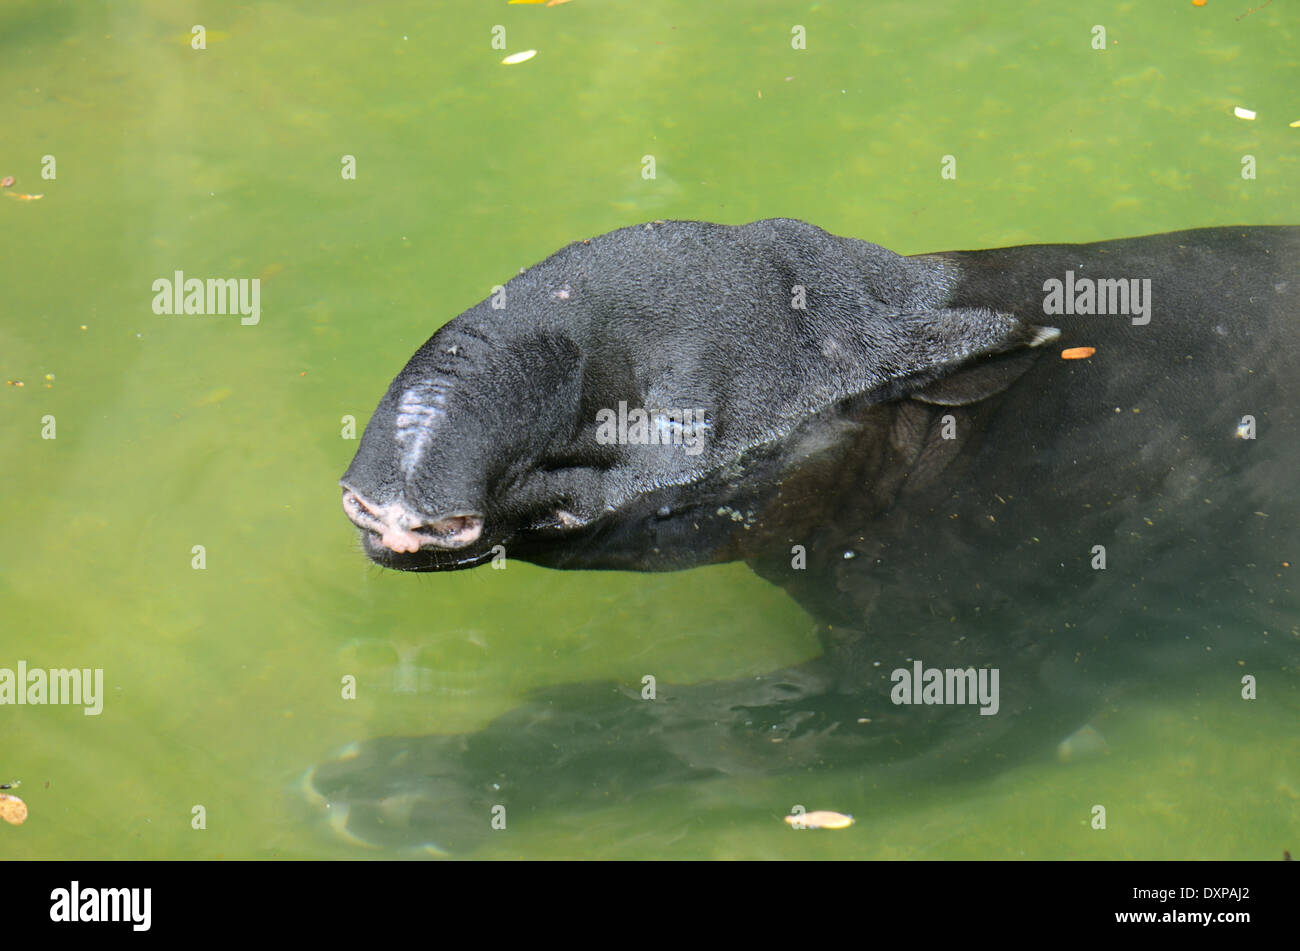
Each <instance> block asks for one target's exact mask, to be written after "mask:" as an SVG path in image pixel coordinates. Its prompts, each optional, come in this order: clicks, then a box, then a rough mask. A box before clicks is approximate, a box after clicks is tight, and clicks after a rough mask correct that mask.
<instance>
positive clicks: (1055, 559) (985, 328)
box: [312, 219, 1300, 849]
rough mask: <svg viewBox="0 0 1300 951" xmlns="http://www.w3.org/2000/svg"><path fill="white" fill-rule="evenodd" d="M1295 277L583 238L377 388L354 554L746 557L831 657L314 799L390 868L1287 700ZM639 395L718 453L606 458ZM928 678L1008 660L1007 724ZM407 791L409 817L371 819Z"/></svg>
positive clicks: (580, 709)
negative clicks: (1158, 703) (1072, 293)
mask: <svg viewBox="0 0 1300 951" xmlns="http://www.w3.org/2000/svg"><path fill="white" fill-rule="evenodd" d="M1297 265H1300V228H1295V227H1234V228H1210V229H1203V230H1197V231H1185V232H1177V233H1172V234H1163V235H1152V236H1149V237H1142V238H1132V239H1125V240H1119V241H1107V242H1100V243H1096V244H1087V245H1038V246H1028V247H1018V248H1003V249H997V250H988V251H966V252H950V253H943V254H933V255H920V256H915V257H910V258H909V257H901V256H898V255H896V254H893V253H892V252H890V251H887V250H885V249H884V248H881V247H878V246H876V245H872V244H868V243H866V242H863V241H858V240H855V239H850V238H839V237H835V236H832V235H829V234H827V233H826V232H824V231H821V230H820V229H818V228H815V227H813V226H811V225H808V224H804V223H802V222H798V221H792V220H787V219H776V220H770V221H760V222H755V223H753V224H749V225H744V226H740V227H728V226H722V225H712V224H705V223H699V222H678V221H672V222H655V223H653V224H649V225H638V226H635V227H632V228H625V229H622V230H620V231H616V232H612V233H610V234H607V235H603V236H601V237H598V238H594V239H592V240H591V241H589V242H580V243H575V244H572V245H570V246H568V247H567V248H565V249H563V250H561V251H559V252H557V253H556V254H554V255H552V256H551V257H550V258H548V259H547V260H545V261H543V262H541V263H540V264H538V265H536V266H534V267H532V268H529V269H528V270H526V271H523V272H521V273H520V275H519V276H517V277H515V278H514V279H513V280H511V281H510V282H509V283H508V284H507V285H506V287H505V295H504V304H505V306H504V307H503V308H501V309H494V308H492V307H491V306H490V303H489V302H488V301H485V302H483V303H481V304H479V305H477V306H475V307H473V308H471V309H470V310H468V311H466V312H465V313H464V314H462V315H461V316H459V317H457V318H456V319H455V320H453V321H451V322H450V323H448V324H447V325H446V326H445V327H443V328H442V329H441V330H439V331H438V333H436V334H435V335H434V336H433V338H432V339H430V340H429V342H428V343H426V344H425V345H424V346H423V347H422V348H421V349H420V350H419V351H418V352H417V353H416V354H415V356H414V357H413V358H412V359H411V361H410V363H408V365H407V366H406V368H405V369H404V370H403V371H402V373H401V374H400V375H399V376H398V378H397V379H396V380H395V381H394V382H393V384H392V386H390V388H389V391H388V393H387V394H386V395H385V397H384V399H383V401H382V402H381V403H380V405H379V408H378V410H377V411H376V413H375V415H374V417H373V418H372V419H371V421H370V424H369V425H368V427H367V429H366V431H365V434H364V435H363V437H362V441H361V446H360V449H359V451H358V452H357V455H356V458H355V459H354V460H353V462H352V465H351V466H350V467H349V469H348V471H347V473H346V474H345V476H344V478H343V480H342V481H343V485H344V488H345V508H346V509H348V511H349V514H350V515H351V516H352V517H353V519H354V521H357V522H358V524H359V525H362V526H363V528H362V541H363V546H364V549H365V551H366V553H367V554H368V555H369V556H370V557H371V558H372V559H373V560H374V561H376V562H377V563H378V564H381V565H384V566H386V567H390V568H397V569H402V570H408V571H438V570H450V569H457V568H464V567H471V566H473V565H476V564H481V563H483V562H484V561H486V560H488V559H490V558H491V557H492V555H493V552H494V550H496V551H500V550H501V548H503V549H504V551H505V554H506V556H507V557H510V558H519V559H523V560H526V561H531V562H534V563H536V564H539V565H544V566H548V567H552V568H582V569H624V570H671V569H680V568H689V567H692V566H696V565H702V564H708V563H713V562H721V561H731V560H744V561H746V562H747V563H748V564H749V565H750V566H751V567H752V568H753V569H754V570H755V571H756V572H757V573H758V574H760V575H761V576H762V577H764V578H766V579H767V580H769V581H771V582H772V583H774V584H777V585H780V586H781V587H783V588H784V589H785V590H786V591H788V592H789V593H790V594H791V595H792V596H793V597H794V598H796V599H797V600H798V602H799V603H800V605H802V606H803V607H804V608H805V609H806V610H807V611H808V613H809V614H811V615H812V616H813V617H814V618H815V619H816V620H817V621H818V622H819V623H820V625H821V630H822V643H823V646H824V649H825V653H824V655H823V656H822V657H820V658H818V659H817V660H814V661H812V662H810V663H808V664H805V665H802V666H800V667H797V668H791V669H788V670H783V671H777V672H774V673H773V674H770V675H768V676H765V677H760V678H747V679H745V680H741V681H736V682H732V683H714V684H704V685H696V686H692V687H685V688H676V687H673V686H671V685H663V684H660V685H659V692H658V699H657V700H655V701H643V700H641V699H639V693H638V689H637V688H638V686H639V685H636V684H626V685H599V684H598V685H570V686H567V687H557V688H554V689H552V690H549V691H546V692H545V693H543V694H541V695H539V696H538V697H536V698H535V699H534V700H533V701H532V702H530V703H529V704H527V705H525V706H523V707H521V708H519V709H518V710H515V711H513V712H511V713H510V714H508V715H506V716H504V717H502V718H501V719H500V720H498V721H496V722H494V723H493V724H491V725H490V726H489V727H488V728H487V729H485V730H483V731H481V732H479V733H477V734H473V735H468V736H455V737H448V736H433V737H425V738H415V739H413V738H409V737H402V738H389V739H382V740H375V741H371V742H369V743H367V744H365V745H364V746H363V747H362V752H361V754H360V755H359V756H357V757H355V758H352V759H349V760H346V761H342V762H336V763H331V764H326V765H323V766H321V767H319V768H318V769H317V770H316V771H315V773H314V775H313V777H312V784H313V786H314V788H315V790H316V791H317V792H318V793H320V794H321V795H323V796H324V797H326V798H327V799H329V800H331V801H332V802H336V803H338V802H344V801H346V802H348V803H349V805H350V807H351V812H350V815H349V821H348V829H349V831H350V832H353V833H354V834H356V835H358V836H360V837H362V838H365V839H367V840H369V841H373V842H377V843H380V844H384V845H406V846H413V845H421V844H436V845H437V846H438V847H440V848H444V849H463V848H470V847H472V846H473V845H474V843H476V842H477V841H478V840H479V839H481V838H482V837H483V835H484V834H485V833H486V831H487V829H488V821H489V812H488V810H489V809H490V808H491V806H492V805H494V804H497V803H503V804H505V805H507V807H508V808H509V809H510V810H511V815H512V816H516V817H517V816H518V814H519V813H520V812H523V813H530V812H533V811H536V810H539V809H542V808H544V807H545V806H546V805H547V804H548V803H550V802H554V801H564V802H567V803H568V804H570V805H572V804H574V803H575V802H581V801H583V800H584V799H590V800H591V801H593V802H603V801H604V798H603V797H604V796H606V795H607V794H608V792H609V790H610V789H612V788H619V789H622V790H628V789H634V788H638V787H643V786H648V785H653V784H656V783H664V782H680V781H684V780H687V779H693V778H698V777H701V776H706V775H722V774H732V775H737V774H751V775H767V774H773V773H777V772H780V771H784V770H797V769H800V768H803V767H806V766H808V765H811V764H816V765H818V766H819V767H820V766H828V767H854V768H858V769H867V768H870V769H871V770H872V771H873V777H875V778H876V779H879V778H881V777H888V776H890V775H894V776H898V777H900V778H901V780H902V781H904V782H915V781H918V780H920V779H922V778H934V777H937V776H950V775H951V774H952V773H953V772H954V771H959V772H961V774H962V775H964V776H970V775H972V774H978V773H979V772H981V771H983V770H987V769H996V768H1000V767H1001V766H1002V765H1004V764H1005V763H1006V762H1007V759H1006V756H1007V754H1008V753H1020V752H1023V751H1024V750H1026V749H1034V748H1035V747H1036V746H1041V744H1044V743H1047V742H1049V741H1051V742H1054V741H1056V740H1059V739H1060V738H1061V737H1063V736H1065V735H1066V734H1068V733H1069V732H1070V731H1071V730H1073V729H1074V728H1076V727H1077V726H1079V725H1081V724H1082V723H1084V722H1086V720H1087V717H1088V716H1089V715H1090V713H1091V712H1092V711H1093V710H1094V709H1095V707H1096V705H1097V703H1098V702H1099V700H1100V699H1101V697H1102V696H1103V692H1104V691H1106V690H1108V689H1112V688H1113V687H1114V686H1115V685H1116V684H1119V683H1130V682H1138V683H1142V682H1148V683H1149V682H1156V681H1159V680H1161V679H1164V680H1168V679H1170V678H1174V677H1178V676H1182V675H1183V674H1194V675H1196V676H1202V675H1203V676H1207V677H1211V678H1215V679H1216V680H1217V682H1218V683H1219V689H1223V690H1228V691H1231V690H1234V689H1240V688H1239V680H1240V676H1241V672H1242V668H1241V667H1240V666H1239V664H1238V661H1241V660H1245V661H1247V662H1249V663H1258V664H1262V665H1264V668H1263V669H1268V670H1277V669H1279V668H1284V669H1286V670H1288V671H1290V672H1291V673H1292V674H1293V673H1294V671H1295V669H1296V664H1297V663H1298V662H1300V628H1298V627H1297V624H1298V621H1297V619H1298V618H1300V597H1298V596H1297V590H1296V586H1295V584H1294V582H1293V581H1292V579H1293V577H1294V573H1293V571H1292V570H1290V569H1287V568H1285V567H1282V563H1283V562H1290V563H1292V564H1294V563H1295V562H1296V561H1297V559H1300V548H1298V547H1297V540H1298V538H1297V536H1298V534H1300V533H1298V531H1297V525H1300V519H1298V516H1300V493H1297V492H1296V490H1295V473H1296V470H1297V464H1298V463H1300V401H1297V397H1296V383H1295V374H1296V369H1297V367H1300V281H1298V280H1297V276H1298V275H1300V268H1298V267H1297ZM1067 270H1069V271H1073V272H1074V275H1075V278H1076V280H1077V279H1078V278H1085V277H1090V278H1122V279H1126V280H1127V279H1138V280H1142V279H1150V282H1151V290H1150V299H1151V302H1152V304H1151V310H1150V322H1149V323H1147V324H1144V325H1135V324H1134V323H1133V321H1132V319H1131V318H1130V317H1128V316H1123V315H1110V316H1096V315H1086V316H1081V315H1059V314H1058V315H1046V314H1044V306H1043V302H1044V297H1045V292H1044V282H1045V281H1047V280H1049V279H1053V278H1055V279H1057V280H1064V279H1065V275H1066V271H1067ZM798 287H802V288H803V289H804V295H805V306H804V307H803V308H799V307H792V306H791V305H792V300H794V299H795V297H796V295H797V293H798V291H797V288H798ZM1057 331H1059V333H1057ZM1084 347H1090V348H1095V353H1094V354H1093V355H1092V356H1091V357H1089V358H1086V359H1070V360H1067V359H1063V358H1062V356H1061V354H1062V352H1063V351H1065V350H1067V349H1070V348H1084ZM620 401H626V403H627V404H628V406H630V407H652V408H657V407H698V408H701V409H703V410H705V411H707V416H706V419H707V427H706V428H704V429H703V430H702V432H703V435H704V442H703V446H704V448H703V451H701V452H699V453H698V454H695V455H688V454H686V453H685V452H684V447H683V446H680V445H678V446H654V445H651V446H639V445H638V446H630V445H612V446H606V445H600V444H598V442H597V440H596V439H595V427H596V414H597V411H598V410H600V409H602V408H617V407H618V405H619V402H620ZM399 407H400V408H399ZM1246 415H1250V416H1253V417H1254V419H1255V421H1256V429H1257V436H1256V438H1255V439H1243V438H1239V437H1238V427H1239V425H1240V424H1241V422H1242V419H1243V417H1244V416H1246ZM399 421H400V422H399ZM945 436H950V437H951V438H945ZM399 437H400V438H399ZM412 447H415V448H414V449H413V448H412ZM404 454H405V456H404ZM349 497H350V498H349ZM1260 513H1262V514H1260ZM385 523H387V525H388V528H384V524H385ZM377 526H378V527H377ZM394 539H397V540H398V541H397V542H396V543H395V544H394V543H393V540H394ZM385 542H389V544H385ZM1097 545H1102V546H1105V550H1106V570H1094V568H1093V564H1092V563H1093V558H1094V551H1093V549H1094V546H1097ZM417 546H418V547H417ZM497 546H501V547H500V548H497ZM796 546H801V549H799V550H801V551H802V552H803V553H804V554H805V556H806V564H805V565H803V566H802V567H796V558H795V555H794V554H792V551H794V550H795V549H796ZM912 659H919V660H922V661H923V662H924V664H925V665H926V666H927V667H960V668H967V667H975V668H981V667H985V666H988V667H996V668H998V669H999V671H1000V688H1001V698H1000V710H999V712H998V714H997V715H996V716H980V715H978V712H977V708H976V707H974V706H951V705H949V706H897V705H895V704H893V703H892V702H891V700H890V696H889V693H890V688H891V686H892V684H891V681H890V674H891V672H892V671H893V670H894V669H895V668H899V667H903V668H908V669H910V667H911V661H912ZM863 721H868V722H863ZM774 738H779V739H781V740H783V742H781V743H779V744H773V743H772V742H771V741H772V739H774ZM394 797H396V798H394ZM403 797H404V798H403ZM399 799H401V801H404V802H408V803H409V802H412V801H413V802H415V803H416V805H415V806H413V807H411V808H410V809H409V813H408V818H407V820H406V821H405V822H396V821H395V820H394V819H393V817H392V812H393V810H392V809H391V808H389V809H387V810H385V811H383V813H382V814H381V804H382V803H383V802H384V801H385V800H388V801H389V803H390V805H391V803H392V802H395V801H398V800H399Z"/></svg>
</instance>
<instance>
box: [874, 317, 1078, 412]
mask: <svg viewBox="0 0 1300 951" xmlns="http://www.w3.org/2000/svg"><path fill="white" fill-rule="evenodd" d="M901 321H902V322H901V324H900V325H899V326H898V329H899V330H902V331H903V333H904V337H906V338H911V339H912V341H913V345H914V347H915V349H914V350H913V353H914V355H916V356H919V357H921V359H922V360H923V361H924V370H923V371H922V373H923V376H929V377H930V379H929V380H928V381H927V382H925V383H924V384H923V385H922V386H921V387H920V388H919V389H917V390H915V391H913V392H912V393H911V394H910V395H911V396H912V398H913V399H918V400H921V401H922V402H925V403H934V404H937V405H939V406H964V405H966V404H968V403H977V402H979V401H980V400H983V399H987V398H988V397H990V396H993V395H994V394H995V393H1001V392H1002V391H1003V390H1005V389H1006V388H1007V387H1009V386H1011V384H1012V383H1014V382H1016V380H1018V379H1019V378H1020V377H1021V376H1022V375H1023V374H1024V373H1025V371H1027V370H1028V369H1029V368H1030V367H1031V366H1033V364H1034V362H1035V361H1036V360H1037V359H1038V354H1037V353H1033V352H1031V351H1033V350H1034V349H1035V348H1037V347H1041V346H1042V345H1043V344H1047V343H1051V342H1052V341H1053V340H1055V339H1056V338H1057V337H1059V336H1060V335H1061V332H1060V331H1059V330H1057V329H1056V328H1055V327H1040V326H1035V325H1033V324H1027V323H1024V322H1023V321H1020V320H1017V319H1016V318H1015V317H1012V316H1011V315H1009V314H999V313H995V312H994V311H990V310H986V309H984V308H953V309H945V310H941V311H936V312H930V313H927V314H924V315H915V316H908V317H904V318H901ZM913 365H915V364H913ZM936 376H937V378H935V377H936Z"/></svg>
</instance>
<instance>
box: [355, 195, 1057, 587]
mask: <svg viewBox="0 0 1300 951" xmlns="http://www.w3.org/2000/svg"><path fill="white" fill-rule="evenodd" d="M937 267H938V265H936V264H935V263H933V262H929V263H926V262H922V261H920V260H918V259H905V258H900V257H899V256H898V255H895V254H893V253H892V252H889V251H886V250H885V249H883V248H879V247H877V246H875V245H870V244H867V243H866V242H861V241H853V240H852V239H843V238H834V237H833V236H830V235H827V234H826V233H825V232H823V231H821V230H820V229H816V228H813V227H812V226H810V225H805V224H802V223H800V222H789V221H784V220H775V221H772V222H756V223H754V224H752V225H746V226H743V227H739V228H727V227H724V226H719V225H705V224H701V223H698V222H666V223H656V225H654V226H637V227H635V228H627V229H623V230H622V231H617V232H613V233H611V234H608V235H604V236H602V237H600V238H596V239H593V240H592V241H591V242H587V243H583V244H579V245H570V246H569V247H568V248H566V249H564V250H563V251H561V252H559V253H557V254H556V255H553V256H552V257H551V258H549V259H547V260H546V261H544V262H542V263H541V264H538V265H537V266H535V267H533V268H530V269H528V270H527V271H524V272H521V274H520V275H519V276H518V277H516V278H514V279H513V280H512V281H510V283H509V284H507V285H506V287H505V288H504V292H503V293H502V294H500V295H498V298H497V299H496V300H494V301H492V302H489V301H484V302H482V303H480V304H478V305H477V306H475V307H473V308H471V309H470V310H468V311H466V312H465V313H464V314H462V315H460V316H459V317H457V318H456V319H455V320H453V321H451V322H450V323H448V324H447V325H446V326H445V327H443V328H442V329H441V330H439V331H438V332H437V333H436V334H435V335H434V336H433V337H432V338H431V339H430V340H429V341H428V342H427V343H426V344H425V345H424V346H423V347H421V348H420V349H419V351H417V352H416V354H415V355H414V356H413V357H412V358H411V360H410V362H409V363H407V365H406V367H405V368H404V369H403V370H402V372H401V373H400V374H399V375H398V377H397V378H396V379H395V380H394V381H393V382H392V384H391V385H390V386H389V388H388V391H387V393H386V394H385V395H384V398H383V400H382V401H381V402H380V404H379V407H378V409H377V410H376V411H375V414H374V416H373V417H372V418H371V420H370V423H369V425H368V426H367V427H366V430H365V433H364V434H363V436H362V438H361V444H360V447H359V449H358V451H357V454H356V457H355V458H354V459H353V460H352V465H351V466H350V467H349V468H348V471H347V472H346V474H345V475H344V476H343V479H342V480H341V484H342V486H343V508H344V511H345V512H346V513H347V516H348V517H349V518H350V519H351V520H352V521H353V522H354V523H355V524H356V525H357V527H358V528H360V529H361V538H362V545H363V546H364V550H365V552H366V554H367V555H368V556H369V557H370V558H371V559H372V560H374V561H375V562H377V563H379V564H381V565H384V566H387V567H391V568H399V569H403V570H407V571H436V570H443V569H455V568H465V567H470V566H473V565H477V564H480V563H482V562H484V561H487V560H489V559H491V558H493V557H494V555H498V554H506V555H508V556H510V557H518V558H522V559H524V560H528V561H533V562H536V563H538V564H543V565H549V566H552V567H583V568H637V569H642V570H645V569H664V568H681V567H688V566H690V565H694V564H701V563H705V562H708V561H720V560H728V559H730V558H735V557H740V555H739V554H738V553H737V550H736V548H735V545H734V544H733V543H732V541H733V539H734V538H735V537H736V536H737V535H738V533H742V532H744V531H746V530H748V529H749V528H752V527H754V525H755V523H756V520H757V519H760V518H761V517H762V512H763V509H764V506H765V505H766V504H767V502H768V501H770V499H771V497H772V493H773V492H775V491H777V489H778V488H779V487H780V486H781V484H782V483H783V482H785V481H786V480H787V477H788V476H789V475H790V474H791V471H792V469H797V468H799V467H800V466H802V464H803V463H804V462H805V461H806V459H807V458H808V457H809V456H810V455H811V454H818V453H820V454H821V455H822V456H823V457H824V456H825V454H826V452H827V451H828V450H830V451H835V448H836V447H837V446H842V445H843V444H844V432H845V430H846V429H847V428H851V427H846V426H845V425H844V424H843V420H842V419H839V418H837V414H841V413H842V412H843V408H844V407H845V406H846V405H847V404H849V403H854V402H855V401H856V404H857V405H858V406H859V407H860V406H861V404H862V402H863V401H866V402H867V403H882V404H883V403H888V402H890V401H893V400H897V399H899V398H900V397H903V396H909V395H910V396H915V397H918V398H920V399H926V398H927V393H928V394H930V401H931V402H934V403H940V404H943V405H956V404H960V403H963V402H969V401H973V400H976V399H982V398H984V397H986V396H988V395H990V394H991V393H993V392H997V391H999V390H1000V389H1002V388H1005V386H1006V385H1009V383H1010V381H1011V380H1013V379H1014V377H1015V376H1017V375H1019V373H1020V372H1023V366H1021V365H1019V364H1017V365H1015V367H1011V368H1010V369H1008V370H1005V371H1004V370H1001V369H999V367H1002V366H1004V364H1003V363H998V362H997V359H998V358H999V357H1000V356H1002V355H1005V354H1006V353H1008V352H1010V351H1016V350H1023V349H1025V348H1032V347H1034V346H1037V345H1038V344H1039V343H1042V342H1044V341H1045V340H1048V339H1051V338H1052V336H1053V335H1054V333H1053V332H1051V331H1050V329H1046V328H1036V327H1032V326H1029V325H1026V324H1023V323H1021V322H1019V321H1018V320H1016V319H1015V318H1014V317H1011V316H1008V315H1005V314H998V313H995V312H993V311H989V310H984V309H977V308H965V309H952V308H947V307H946V306H944V304H945V300H944V291H945V289H946V286H947V283H946V282H947V277H946V276H945V275H944V274H942V273H931V272H932V271H934V269H935V268H937ZM792 301H793V302H796V303H795V305H794V306H792ZM1006 366H1010V365H1009V364H1006ZM972 368H973V369H974V373H967V374H966V375H965V379H966V381H967V383H966V384H965V385H963V384H961V383H960V379H961V371H963V370H970V369H972ZM954 374H956V376H954ZM954 380H957V381H958V382H957V383H955V384H954ZM936 394H937V395H936ZM627 407H631V408H632V409H633V410H634V411H637V410H643V411H644V414H645V418H646V419H649V420H651V423H650V424H649V425H648V426H647V427H643V428H642V429H641V430H639V431H638V430H636V428H635V427H633V428H632V429H631V430H630V431H629V430H628V429H627V427H625V426H624V427H621V428H619V427H616V429H617V433H616V434H617V435H618V436H619V437H622V438H618V439H610V438H608V437H609V435H610V432H609V427H608V423H609V420H610V419H611V416H612V415H615V414H619V413H622V414H623V415H621V416H618V419H619V421H620V424H621V423H622V422H624V421H625V417H626V415H627V414H626V413H625V410H626V408H627ZM673 413H681V414H684V416H685V418H689V419H690V420H692V428H690V430H689V432H688V433H687V434H688V435H692V436H696V437H700V440H701V441H702V447H701V446H700V445H695V446H694V449H693V448H692V440H690V439H685V440H683V439H681V438H673V439H669V438H667V436H666V435H665V434H670V435H675V436H676V437H680V436H681V435H682V433H683V428H682V426H681V425H680V424H679V423H678V424H664V422H663V421H664V420H665V419H674V420H679V419H680V418H682V417H680V416H673V415H671V414H673ZM665 414H667V415H665ZM674 426H675V428H674ZM602 427H603V428H602ZM629 432H630V435H629ZM638 432H639V437H640V438H638ZM701 448H702V451H700V450H701ZM796 504H797V502H796ZM782 505H783V506H786V507H789V505H790V501H789V500H788V499H787V500H785V501H783V503H782Z"/></svg>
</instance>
